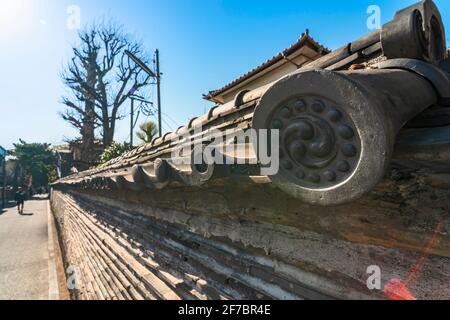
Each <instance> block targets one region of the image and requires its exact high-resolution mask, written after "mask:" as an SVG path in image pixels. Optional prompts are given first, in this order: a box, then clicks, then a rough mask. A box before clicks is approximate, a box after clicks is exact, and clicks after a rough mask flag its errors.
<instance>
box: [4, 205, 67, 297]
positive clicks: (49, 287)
mask: <svg viewBox="0 0 450 320" xmlns="http://www.w3.org/2000/svg"><path fill="white" fill-rule="evenodd" d="M48 206H49V204H48V201H47V200H45V199H43V198H42V199H36V200H31V201H27V202H26V203H25V210H24V215H19V214H18V213H17V209H16V208H15V207H12V208H7V209H4V211H3V213H2V210H1V209H0V299H1V300H48V299H49V298H50V299H57V298H58V289H57V288H58V285H57V277H56V276H55V274H56V271H55V262H54V250H53V240H54V239H53V236H52V232H49V230H50V231H51V230H52V228H51V227H50V228H49V227H48V225H49V222H50V221H51V219H49V217H50V214H49V209H48V208H49V207H48ZM50 225H51V224H50ZM49 238H50V242H49Z"/></svg>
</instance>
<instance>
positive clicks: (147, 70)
mask: <svg viewBox="0 0 450 320" xmlns="http://www.w3.org/2000/svg"><path fill="white" fill-rule="evenodd" d="M125 53H126V54H127V55H128V56H129V57H130V58H131V60H133V61H134V63H136V64H137V65H138V66H139V67H140V68H141V69H142V70H143V71H144V72H145V73H147V74H148V76H149V77H152V78H154V79H156V86H157V95H158V98H157V99H158V106H157V107H158V129H159V136H160V137H162V110H161V70H160V63H159V50H158V49H156V51H155V64H156V74H155V72H153V71H152V70H151V69H150V68H149V67H148V66H147V65H146V64H145V63H144V62H143V61H142V60H140V59H139V58H138V57H136V56H135V55H134V54H133V53H131V52H130V51H128V50H125Z"/></svg>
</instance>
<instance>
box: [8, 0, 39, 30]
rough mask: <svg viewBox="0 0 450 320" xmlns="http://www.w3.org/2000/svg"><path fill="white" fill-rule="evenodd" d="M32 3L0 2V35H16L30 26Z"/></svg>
mask: <svg viewBox="0 0 450 320" xmlns="http://www.w3.org/2000/svg"><path fill="white" fill-rule="evenodd" d="M33 3H34V1H29V0H28V1H27V0H1V1H0V35H17V34H18V33H20V32H23V31H25V30H27V29H28V27H30V26H31V24H32V22H33V21H32V20H33Z"/></svg>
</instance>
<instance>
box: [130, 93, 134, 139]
mask: <svg viewBox="0 0 450 320" xmlns="http://www.w3.org/2000/svg"><path fill="white" fill-rule="evenodd" d="M130 115H131V123H130V146H131V147H133V135H134V99H133V97H131V112H130Z"/></svg>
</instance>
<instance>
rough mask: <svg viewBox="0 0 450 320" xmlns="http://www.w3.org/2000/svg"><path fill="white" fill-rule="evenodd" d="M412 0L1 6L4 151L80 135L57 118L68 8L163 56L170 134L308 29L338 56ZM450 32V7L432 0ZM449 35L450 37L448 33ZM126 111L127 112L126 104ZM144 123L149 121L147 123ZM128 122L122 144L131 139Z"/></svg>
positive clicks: (0, 133) (0, 137)
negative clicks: (115, 26)
mask: <svg viewBox="0 0 450 320" xmlns="http://www.w3.org/2000/svg"><path fill="white" fill-rule="evenodd" d="M414 2H415V1H414V0H396V1H394V0H347V1H331V0H322V1H310V0H308V1H303V0H296V1H294V0H278V1H275V0H270V1H269V0H164V1H161V0H159V1H154V0H128V1H125V0H96V1H89V0H71V1H66V0H58V1H56V0H1V1H0V43H1V47H0V48H1V50H0V93H1V96H0V145H2V146H4V147H6V148H11V147H12V143H14V142H16V141H18V139H19V138H22V139H24V140H25V141H28V142H50V143H52V144H60V143H62V141H63V139H64V138H73V137H75V136H77V132H76V131H75V130H73V129H72V128H71V127H70V126H69V125H68V124H67V123H65V122H64V121H63V120H62V119H60V118H59V116H58V112H59V111H62V110H63V106H62V105H61V104H60V103H59V101H60V98H61V95H62V94H63V93H64V87H63V86H62V84H61V81H60V79H59V75H58V74H59V72H60V71H61V70H62V67H63V65H64V62H65V61H67V60H68V59H70V57H71V45H72V44H74V43H75V42H76V41H77V33H76V31H74V30H70V29H69V28H67V26H66V22H67V19H68V14H67V8H68V7H69V6H70V5H77V6H79V8H80V9H81V21H82V25H85V24H87V23H89V22H91V21H93V20H95V19H98V18H114V19H115V20H116V21H117V22H119V23H121V24H123V25H124V26H125V27H126V29H127V31H128V32H130V33H132V34H134V35H135V36H136V37H138V38H140V39H141V40H142V41H143V43H144V44H145V46H146V48H147V50H148V52H149V53H150V52H152V51H153V50H154V49H155V48H159V49H160V51H161V64H162V66H161V67H162V71H163V72H164V76H163V91H162V95H163V97H162V98H163V112H164V114H166V115H167V117H166V118H165V124H164V129H165V130H170V129H171V128H176V127H177V125H183V124H184V123H185V122H186V121H187V120H188V119H190V118H192V117H194V116H197V115H200V114H202V113H203V112H205V111H206V110H207V109H208V107H210V106H211V105H210V104H209V103H208V102H206V101H203V100H202V94H203V93H206V92H208V91H209V90H212V89H216V88H218V87H221V86H222V85H223V84H225V83H227V82H229V81H230V80H233V79H234V78H236V77H237V76H239V75H241V74H242V73H244V72H246V71H248V70H249V69H251V68H253V67H254V66H256V65H258V64H260V63H261V62H263V61H264V60H266V59H267V58H269V57H271V56H273V55H274V54H277V53H278V52H280V51H281V50H282V49H284V48H286V47H288V46H290V45H291V44H292V43H294V42H295V41H296V39H297V38H298V37H299V36H300V35H301V33H302V32H304V30H305V29H306V28H308V29H309V30H310V34H311V35H312V36H313V38H315V39H316V40H317V41H318V42H320V43H321V44H323V45H325V46H326V47H329V48H331V49H336V48H337V47H340V46H341V45H342V44H344V43H346V42H349V41H352V40H354V39H356V38H357V37H359V36H362V35H364V34H366V33H367V32H369V30H368V29H367V24H366V21H367V18H368V14H367V13H366V11H367V8H368V7H369V6H370V5H378V6H380V8H381V10H382V11H381V13H382V21H383V22H386V21H388V20H390V19H391V18H392V17H393V15H394V13H395V11H397V10H398V9H401V8H403V7H406V6H407V5H409V4H412V3H414ZM435 2H436V3H437V5H438V6H439V8H440V10H441V13H442V14H443V19H444V23H445V25H446V26H447V28H449V26H450V1H446V0H438V1H435ZM448 32H450V30H449V31H448ZM127 107H128V106H127ZM142 120H144V119H142ZM128 125H129V120H128V119H126V120H123V121H122V122H121V123H119V125H118V129H117V132H116V140H117V141H124V140H126V139H128V137H129V133H128V130H129V129H128Z"/></svg>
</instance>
